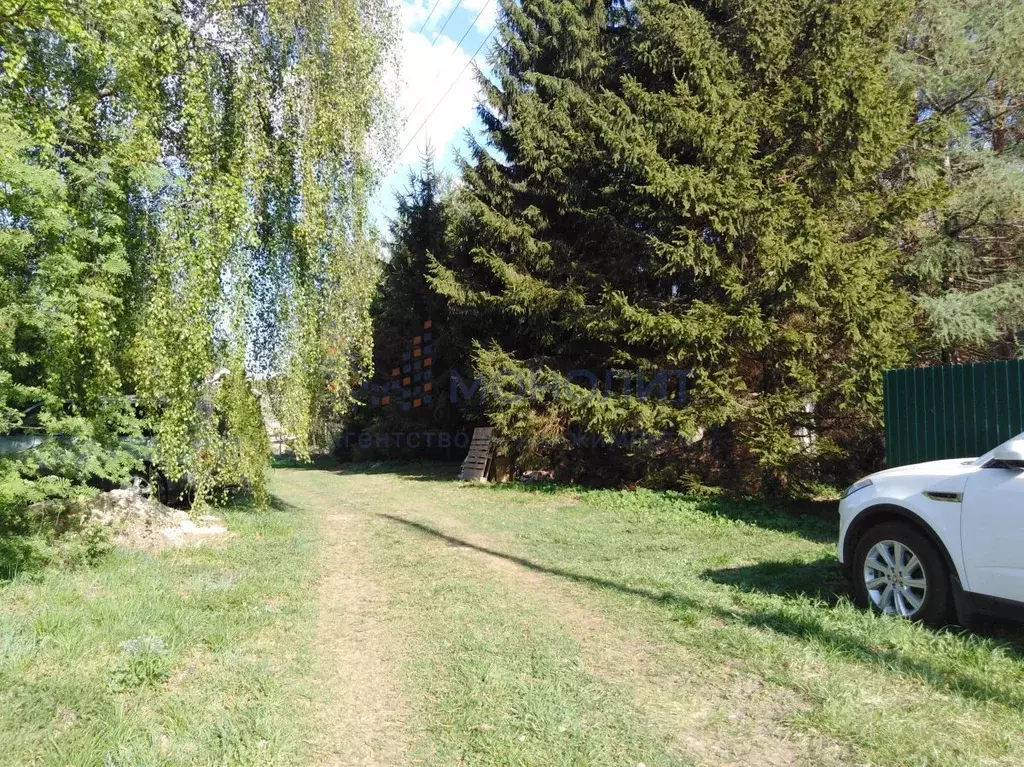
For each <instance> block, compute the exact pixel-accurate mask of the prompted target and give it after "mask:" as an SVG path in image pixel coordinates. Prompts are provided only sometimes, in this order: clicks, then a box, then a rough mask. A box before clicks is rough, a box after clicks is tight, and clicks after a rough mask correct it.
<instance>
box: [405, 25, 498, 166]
mask: <svg viewBox="0 0 1024 767" xmlns="http://www.w3.org/2000/svg"><path fill="white" fill-rule="evenodd" d="M492 35H494V30H493V29H492V30H491V31H490V32H488V33H487V37H485V38H484V39H483V41H482V42H481V43H480V45H479V46H477V49H476V51H474V52H473V55H472V56H470V57H469V61H467V62H466V66H464V67H463V68H462V70H461V71H460V72H459V74H458V77H456V78H455V80H453V81H452V84H451V85H449V86H448V90H446V91H445V92H444V95H442V96H441V98H440V99H438V101H437V103H436V104H434V108H433V109H431V110H430V113H429V114H428V115H427V116H426V117H425V118H424V119H423V122H421V123H420V127H418V128H417V129H416V132H415V133H413V134H412V136H411V137H410V138H409V140H408V141H407V142H405V146H403V147H402V151H401V152H399V153H398V156H399V157H401V156H402V155H403V154H405V150H406V149H408V148H409V146H410V145H411V144H412V142H413V141H415V140H416V137H417V136H418V135H420V131H422V130H423V129H424V128H425V127H426V125H427V123H428V122H429V121H430V118H431V117H433V116H434V112H436V111H437V108H438V107H439V106H441V104H442V103H443V102H444V100H445V99H446V98H448V94H449V93H451V92H452V88H454V87H455V85H456V84H457V83H458V82H459V80H461V79H462V75H464V74H465V73H466V70H467V69H469V65H470V64H472V63H473V62H474V61H476V57H477V56H479V55H480V51H482V50H483V49H484V46H485V45H487V42H488V41H489V40H490V39H491V36H492Z"/></svg>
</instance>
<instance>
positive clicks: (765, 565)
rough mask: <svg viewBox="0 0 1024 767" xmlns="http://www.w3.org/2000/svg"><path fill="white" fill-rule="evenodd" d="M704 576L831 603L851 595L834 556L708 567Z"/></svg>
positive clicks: (748, 589)
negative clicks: (806, 560)
mask: <svg viewBox="0 0 1024 767" xmlns="http://www.w3.org/2000/svg"><path fill="white" fill-rule="evenodd" d="M701 577H702V578H706V579H707V580H710V581H714V582H715V583H720V584H722V585H723V586H731V587H733V588H738V589H741V590H743V591H746V592H760V593H764V594H775V595H778V596H783V597H806V598H809V599H813V600H816V601H819V602H824V603H826V604H828V605H830V606H832V605H835V604H836V603H837V602H838V601H839V599H840V598H841V597H848V596H849V595H850V593H851V592H850V584H849V582H848V581H847V580H846V579H845V578H844V577H843V576H842V574H841V573H840V572H839V563H838V562H837V560H836V558H835V557H834V556H829V557H821V558H820V559H817V560H815V561H814V562H779V561H768V562H758V563H757V564H753V565H746V566H743V567H725V568H721V569H717V570H706V571H705V572H704V573H702V574H701Z"/></svg>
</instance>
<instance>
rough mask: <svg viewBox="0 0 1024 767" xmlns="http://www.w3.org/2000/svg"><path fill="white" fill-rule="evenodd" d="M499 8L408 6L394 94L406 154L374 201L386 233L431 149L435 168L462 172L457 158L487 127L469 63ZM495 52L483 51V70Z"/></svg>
mask: <svg viewBox="0 0 1024 767" xmlns="http://www.w3.org/2000/svg"><path fill="white" fill-rule="evenodd" d="M497 8H498V2H497V0H461V2H460V0H402V2H401V5H400V12H401V19H402V28H403V35H402V45H401V62H400V67H399V72H398V84H397V86H396V87H395V91H396V93H395V94H394V95H395V102H396V105H397V111H398V114H399V118H400V119H401V128H400V130H399V138H398V142H397V147H396V152H398V151H401V150H402V149H403V147H405V149H404V151H401V154H400V155H397V156H396V158H395V160H394V162H393V163H392V167H391V168H389V169H387V172H386V176H385V179H384V181H383V183H382V184H381V186H380V188H379V189H378V190H377V193H376V195H375V196H374V199H373V201H372V203H371V210H372V212H373V216H374V219H375V220H376V222H377V224H378V226H380V227H381V229H382V230H384V228H385V226H386V221H387V219H388V217H389V216H390V215H391V214H392V213H393V211H394V209H395V203H394V197H395V192H396V191H398V190H401V189H404V188H405V187H406V185H407V179H408V175H409V171H410V170H411V169H412V168H415V167H416V166H418V165H419V157H420V155H421V154H422V153H423V152H424V150H425V148H426V146H427V145H428V143H429V144H430V146H431V147H432V149H433V154H434V161H435V164H436V165H437V166H438V167H439V168H441V169H444V170H447V171H449V172H454V170H455V158H456V157H457V156H458V153H459V152H460V151H461V150H463V149H464V147H465V141H464V131H465V130H466V129H467V128H469V129H470V130H474V131H478V130H479V129H480V127H481V126H480V123H479V120H478V119H477V118H476V115H475V106H476V100H477V95H478V87H477V84H476V80H475V78H474V72H473V67H472V66H469V67H467V66H466V65H467V63H468V62H469V61H470V58H471V57H472V56H473V54H474V53H476V51H477V49H478V48H479V47H480V44H481V43H482V42H483V41H484V39H485V38H486V37H487V35H488V34H489V33H490V32H491V30H492V29H493V27H494V20H495V16H496V14H497ZM424 24H425V26H424ZM421 29H422V31H420V30H421ZM460 40H461V45H460V44H459V42H460ZM487 49H488V46H484V48H483V49H482V50H481V51H480V53H479V55H478V57H477V63H478V64H480V65H483V63H484V62H483V59H484V57H485V55H486V53H487ZM449 88H450V89H451V90H450V92H448V95H447V96H445V95H444V94H445V92H446V91H449ZM442 97H444V99H443V100H442ZM431 110H433V113H432V114H431Z"/></svg>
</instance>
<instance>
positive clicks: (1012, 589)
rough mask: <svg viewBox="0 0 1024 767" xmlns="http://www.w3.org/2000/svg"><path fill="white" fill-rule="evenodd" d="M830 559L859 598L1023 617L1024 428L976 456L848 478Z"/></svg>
mask: <svg viewBox="0 0 1024 767" xmlns="http://www.w3.org/2000/svg"><path fill="white" fill-rule="evenodd" d="M839 561H840V564H841V566H842V568H843V572H844V573H845V574H846V575H847V577H851V578H852V579H853V583H854V591H855V594H856V599H857V602H858V603H859V604H861V605H862V606H864V607H871V608H873V609H876V610H880V611H881V612H885V613H890V614H893V615H900V616H903V617H905V618H914V619H917V620H922V621H924V622H926V623H930V624H933V625H943V624H946V623H950V622H952V620H953V619H954V616H955V618H956V619H957V620H959V621H960V622H961V623H964V624H966V623H968V622H969V621H970V619H971V617H972V616H973V615H975V614H976V613H989V614H997V615H1003V616H1007V617H1013V618H1018V619H1022V618H1024V433H1022V434H1018V435H1017V436H1016V437H1014V438H1013V439H1011V440H1009V441H1008V442H1004V443H1003V444H1002V445H1000V446H999V447H997V448H996V449H995V450H992V451H991V452H988V453H986V454H985V455H983V456H981V457H980V458H967V459H954V460H947V461H933V462H930V463H919V464H914V465H913V466H900V467H899V468H895V469H888V470H887V471H881V472H878V473H877V474H872V475H871V476H870V477H866V478H864V479H862V480H860V481H859V482H856V483H855V484H853V485H851V486H850V488H849V489H847V491H846V492H845V493H844V494H843V500H842V501H841V502H840V504H839Z"/></svg>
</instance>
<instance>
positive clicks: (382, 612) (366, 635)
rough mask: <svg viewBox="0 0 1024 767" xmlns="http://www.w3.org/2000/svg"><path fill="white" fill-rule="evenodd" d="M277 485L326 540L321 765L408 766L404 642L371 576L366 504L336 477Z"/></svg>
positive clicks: (287, 479)
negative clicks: (311, 516) (400, 662)
mask: <svg viewBox="0 0 1024 767" xmlns="http://www.w3.org/2000/svg"><path fill="white" fill-rule="evenodd" d="M276 485H277V488H278V491H277V495H278V497H279V498H280V499H281V500H283V501H285V502H286V503H289V504H291V505H293V506H296V507H298V508H303V509H309V510H313V511H315V512H316V513H317V514H318V525H319V529H320V533H321V535H322V549H321V581H320V587H319V595H318V604H319V611H318V621H317V644H318V649H319V651H320V655H321V658H322V660H323V662H322V670H323V674H324V676H323V679H322V684H321V687H322V689H323V690H324V692H325V694H326V699H327V701H328V704H327V705H325V706H323V707H322V708H321V712H320V717H319V719H320V721H319V722H318V723H317V727H316V731H315V732H312V733H311V737H312V738H313V739H314V741H315V742H316V743H317V744H318V748H317V756H318V762H319V763H320V764H324V765H401V764H408V763H409V762H410V751H411V747H412V744H411V740H410V738H409V737H408V735H407V733H408V722H407V719H408V707H407V705H406V704H405V701H404V700H403V698H402V693H401V687H400V684H399V681H398V678H397V674H396V671H395V663H394V659H395V658H396V657H397V656H398V654H399V649H400V644H401V643H400V640H399V638H398V636H399V632H398V630H397V627H396V626H394V625H393V624H392V622H391V621H390V620H389V618H388V615H387V599H388V596H387V594H386V592H385V590H384V589H383V587H382V586H381V584H380V583H379V580H378V579H377V578H375V577H374V574H373V565H372V559H371V556H370V549H369V541H368V540H367V537H366V522H367V518H366V516H365V504H366V502H367V500H368V499H367V498H366V497H365V496H363V495H361V494H360V493H359V492H358V491H356V492H352V493H347V494H345V495H341V494H339V493H338V492H337V491H338V490H339V489H340V488H338V478H337V477H334V476H332V475H329V474H325V473H322V472H310V471H297V472H284V471H282V472H280V473H279V476H278V480H277V482H276ZM352 490H356V489H355V488H352ZM342 499H344V500H342ZM361 512H362V513H361Z"/></svg>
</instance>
